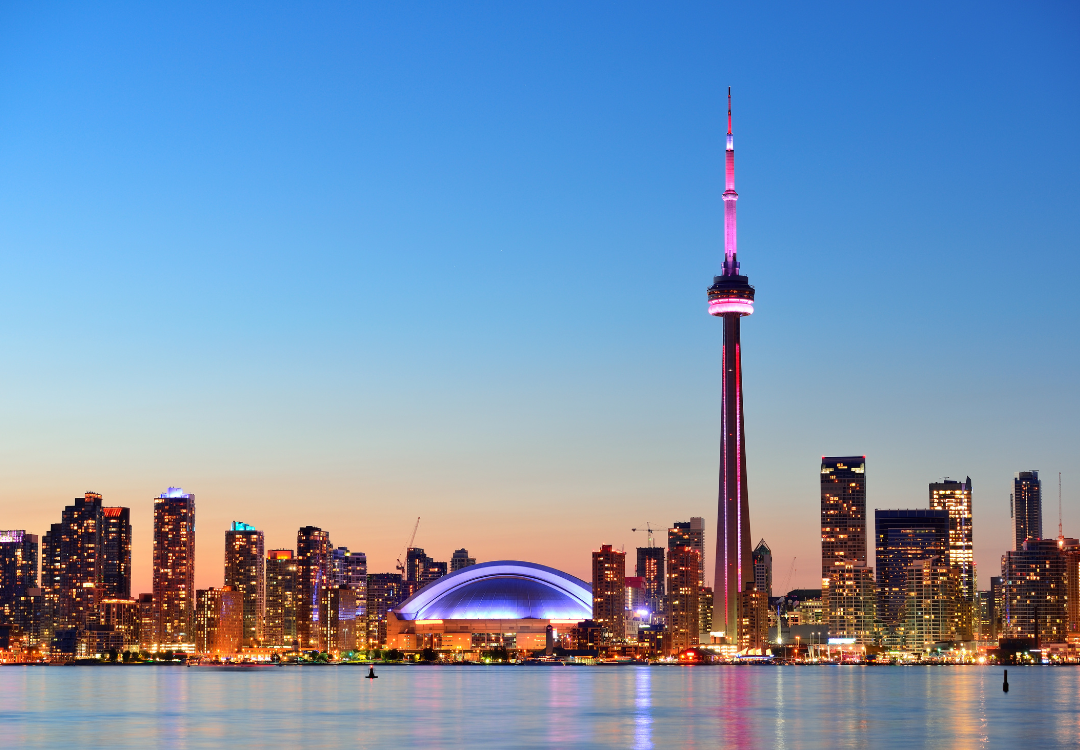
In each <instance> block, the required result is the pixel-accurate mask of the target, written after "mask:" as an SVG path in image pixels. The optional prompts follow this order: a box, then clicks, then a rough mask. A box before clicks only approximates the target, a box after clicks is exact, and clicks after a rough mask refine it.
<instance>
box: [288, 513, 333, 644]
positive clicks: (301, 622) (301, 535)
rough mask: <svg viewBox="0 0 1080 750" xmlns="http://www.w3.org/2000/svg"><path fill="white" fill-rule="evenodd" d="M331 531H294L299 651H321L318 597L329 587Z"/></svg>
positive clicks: (313, 528)
mask: <svg viewBox="0 0 1080 750" xmlns="http://www.w3.org/2000/svg"><path fill="white" fill-rule="evenodd" d="M331 549H332V546H331V544H330V532H328V531H323V530H322V529H320V528H318V527H316V526H304V527H303V528H301V529H300V530H299V531H298V532H296V578H297V590H298V592H299V597H298V598H297V602H296V635H297V639H298V640H299V641H300V648H301V649H304V650H307V649H321V647H322V646H321V644H320V643H319V633H320V630H319V597H320V595H321V592H322V590H323V589H324V588H326V587H327V586H329V585H330V550H331Z"/></svg>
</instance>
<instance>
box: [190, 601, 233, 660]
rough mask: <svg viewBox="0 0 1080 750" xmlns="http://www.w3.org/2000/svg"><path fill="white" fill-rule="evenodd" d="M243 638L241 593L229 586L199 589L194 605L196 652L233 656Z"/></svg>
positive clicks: (226, 656) (207, 654)
mask: <svg viewBox="0 0 1080 750" xmlns="http://www.w3.org/2000/svg"><path fill="white" fill-rule="evenodd" d="M243 640H244V596H243V594H241V593H240V592H239V591H237V590H236V589H234V588H233V587H232V586H223V587H221V588H219V589H215V588H209V589H199V591H198V592H197V597H196V605H195V652H196V653H199V654H203V655H206V656H216V657H225V658H232V657H235V656H236V655H237V654H239V653H240V649H241V648H242V646H243Z"/></svg>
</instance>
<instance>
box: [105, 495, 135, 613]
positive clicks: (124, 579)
mask: <svg viewBox="0 0 1080 750" xmlns="http://www.w3.org/2000/svg"><path fill="white" fill-rule="evenodd" d="M101 523H102V527H101V543H102V546H103V548H104V549H103V551H102V554H103V557H104V565H105V569H104V571H103V574H102V596H103V597H104V598H105V599H130V598H131V510H130V509H129V508H111V507H104V508H102V509H101Z"/></svg>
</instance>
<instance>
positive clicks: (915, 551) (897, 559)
mask: <svg viewBox="0 0 1080 750" xmlns="http://www.w3.org/2000/svg"><path fill="white" fill-rule="evenodd" d="M874 537H875V547H874V550H875V553H876V554H875V556H874V560H875V563H876V565H877V590H878V606H877V614H878V617H879V618H880V619H881V620H882V622H884V623H885V625H886V626H888V627H894V628H895V627H897V626H899V625H901V624H902V623H903V620H904V599H905V598H906V597H907V568H908V566H909V565H911V563H913V562H917V561H920V560H938V561H945V560H947V559H948V556H949V514H948V511H945V510H875V511H874Z"/></svg>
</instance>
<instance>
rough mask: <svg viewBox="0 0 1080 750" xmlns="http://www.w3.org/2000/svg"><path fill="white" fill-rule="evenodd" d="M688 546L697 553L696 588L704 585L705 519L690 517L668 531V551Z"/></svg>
mask: <svg viewBox="0 0 1080 750" xmlns="http://www.w3.org/2000/svg"><path fill="white" fill-rule="evenodd" d="M683 545H689V546H691V547H693V548H694V549H696V550H697V551H698V586H704V585H705V519H704V518H699V517H698V516H691V517H690V520H689V521H676V522H675V524H674V526H673V527H672V528H670V529H668V549H669V550H670V549H674V548H675V547H680V546H683Z"/></svg>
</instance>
